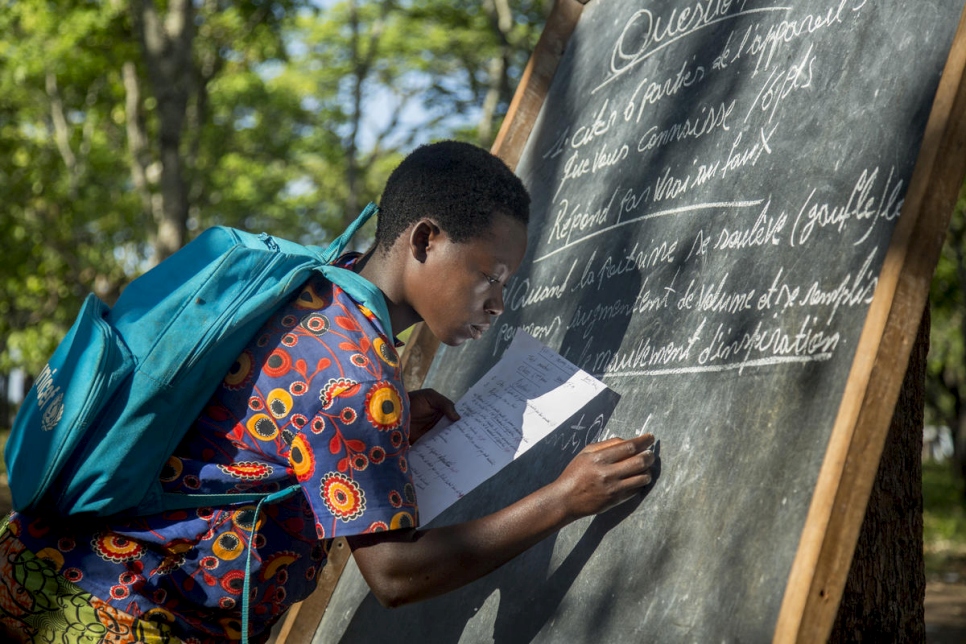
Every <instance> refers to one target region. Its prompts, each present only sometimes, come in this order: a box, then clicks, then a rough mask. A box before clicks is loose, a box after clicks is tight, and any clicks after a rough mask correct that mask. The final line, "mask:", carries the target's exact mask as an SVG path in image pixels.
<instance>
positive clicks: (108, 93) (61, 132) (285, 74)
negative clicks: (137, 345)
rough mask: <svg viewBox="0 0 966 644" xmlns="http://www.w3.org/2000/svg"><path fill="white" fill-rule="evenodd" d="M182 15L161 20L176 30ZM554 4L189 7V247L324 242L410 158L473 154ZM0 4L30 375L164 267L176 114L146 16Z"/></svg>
mask: <svg viewBox="0 0 966 644" xmlns="http://www.w3.org/2000/svg"><path fill="white" fill-rule="evenodd" d="M175 5H176V3H174V2H158V1H156V0H155V1H154V2H149V3H148V5H147V6H150V7H154V8H155V10H156V11H157V12H158V14H159V16H160V17H161V18H162V20H163V19H164V18H165V15H166V12H170V11H173V7H175ZM545 5H546V3H545V2H543V1H537V0H528V1H525V2H518V3H514V7H513V11H514V16H513V20H512V21H511V22H510V23H509V24H506V21H504V23H503V27H502V28H497V27H498V25H497V22H498V21H496V18H495V14H494V13H493V12H494V11H495V7H496V5H495V4H493V3H487V2H483V3H479V2H475V1H474V2H470V1H469V0H456V1H455V2H447V1H443V0H402V1H399V0H347V1H344V2H339V3H337V4H333V5H332V6H329V7H327V8H321V7H322V6H325V5H319V4H318V3H315V2H311V1H310V0H273V1H271V2H266V1H265V0H196V1H194V2H193V3H192V4H191V5H190V11H191V12H192V13H193V19H192V24H193V25H194V32H193V39H192V40H191V41H190V47H191V52H190V53H191V57H190V60H191V61H192V64H191V74H190V76H191V77H190V78H185V79H184V80H185V83H187V86H188V87H189V89H190V92H189V95H188V101H187V105H186V106H185V107H184V114H183V117H184V118H183V127H182V130H181V139H180V148H179V149H180V156H181V158H182V161H183V164H182V167H183V170H181V174H182V176H181V177H180V179H181V180H182V181H183V182H184V185H185V186H186V187H187V189H186V190H185V191H184V194H186V195H187V204H186V209H187V210H186V212H187V224H186V226H187V229H188V237H190V235H191V234H193V233H194V232H197V231H200V230H202V229H204V228H206V227H208V226H211V225H214V224H225V225H231V226H239V227H243V228H248V229H252V230H271V231H272V232H273V233H275V234H278V235H281V236H287V237H291V238H294V239H299V240H301V241H304V242H311V243H324V241H325V240H326V239H328V238H331V236H332V235H333V234H334V233H335V232H337V231H338V230H339V229H341V227H342V225H343V222H344V220H345V219H346V218H351V217H352V216H353V215H355V214H356V213H355V212H349V211H351V210H353V209H358V208H361V207H362V206H363V205H364V204H365V203H366V202H367V201H369V200H375V199H378V196H379V193H380V191H381V187H382V185H383V184H384V182H385V180H386V178H387V177H388V175H389V173H390V172H391V170H392V168H394V167H395V165H396V164H397V163H398V162H399V160H400V159H401V158H402V156H403V155H404V154H406V153H407V152H408V151H409V150H411V149H412V148H413V147H414V146H415V145H416V144H419V143H422V142H427V141H430V140H434V139H440V138H454V137H459V138H464V139H468V140H479V137H480V135H481V131H480V130H478V129H477V128H478V125H479V123H480V118H481V114H485V112H484V111H483V110H482V107H481V106H482V105H483V103H484V100H486V97H487V95H488V92H489V95H490V96H491V97H492V91H493V88H494V87H498V88H499V89H500V96H499V101H498V103H497V107H496V110H495V112H493V114H492V116H491V117H488V118H492V120H493V121H494V122H498V121H499V119H500V118H501V115H502V114H503V113H504V112H505V110H506V106H507V104H508V102H509V99H510V97H511V95H512V87H513V86H514V85H515V84H516V80H517V79H519V76H520V74H521V73H522V70H523V67H524V65H525V63H526V60H527V58H528V56H529V52H530V50H531V49H532V46H533V44H534V43H535V41H536V38H537V35H538V34H539V31H540V29H541V27H542V24H543V20H544V16H545V12H546V10H547V7H546V6H545ZM2 6H3V8H2V9H0V34H3V36H0V194H2V195H3V199H4V204H3V206H4V207H3V209H2V211H0V212H2V213H3V214H2V215H0V238H2V240H3V241H2V242H0V244H2V246H0V251H2V252H0V373H2V372H9V371H10V370H11V369H13V368H23V369H26V371H27V372H28V373H36V372H37V371H38V370H39V368H40V367H41V366H42V364H43V362H44V361H45V360H46V357H47V356H48V355H49V354H50V352H51V351H52V350H53V348H54V346H55V345H56V343H57V341H58V340H59V338H60V337H61V336H62V335H63V333H64V332H65V331H66V328H67V326H68V325H69V324H70V322H71V321H72V320H73V317H74V315H75V314H76V311H77V310H78V308H79V307H80V303H81V301H82V299H83V298H84V297H85V296H86V294H87V293H90V292H94V293H97V294H98V295H99V296H100V297H102V298H103V299H105V300H106V301H108V302H111V301H112V300H113V299H114V298H116V296H117V295H118V293H119V292H120V290H121V289H122V288H123V287H124V285H125V284H126V283H127V282H129V281H130V280H131V279H132V278H133V277H135V276H137V275H138V274H139V273H140V272H142V271H143V270H145V269H146V268H147V267H148V266H150V264H151V262H152V253H153V244H154V240H155V236H156V234H157V230H158V222H159V219H158V216H159V215H158V212H159V211H158V208H157V204H158V203H159V201H158V200H159V199H160V198H161V196H162V194H163V192H164V190H165V188H164V187H163V186H162V185H161V184H160V180H159V177H160V176H161V174H162V172H161V169H162V168H163V167H165V166H164V165H163V164H164V163H165V160H164V159H163V158H162V157H161V154H160V145H159V137H160V133H161V131H162V128H161V123H162V118H161V115H160V114H159V104H161V103H163V102H164V101H162V100H159V97H158V96H155V95H154V94H153V93H152V87H156V86H157V85H156V84H154V85H153V84H152V82H151V81H152V77H151V69H150V65H149V64H148V58H147V55H146V53H145V50H144V49H143V48H142V46H141V44H140V42H139V38H138V29H137V28H136V27H137V25H139V24H143V20H142V18H140V17H138V16H139V15H140V14H136V13H135V12H136V11H137V7H139V6H141V4H140V3H137V2H124V1H123V0H109V1H106V2H90V1H89V0H18V2H6V3H2ZM494 60H501V61H505V62H506V65H504V66H502V67H500V69H502V70H504V71H503V72H501V74H503V73H504V72H505V75H501V76H499V77H498V76H495V75H494V74H495V72H494V71H493V69H495V68H494V67H493V66H492V64H491V63H492V62H493V61H494ZM487 131H488V130H487ZM493 132H495V129H494V130H493ZM487 136H489V137H492V132H491V133H489V134H487ZM138 137H143V141H144V143H143V144H139V143H138ZM480 142H481V143H483V144H487V143H488V141H480ZM138 168H140V170H141V173H140V174H138ZM183 225H184V224H183ZM0 420H2V419H0Z"/></svg>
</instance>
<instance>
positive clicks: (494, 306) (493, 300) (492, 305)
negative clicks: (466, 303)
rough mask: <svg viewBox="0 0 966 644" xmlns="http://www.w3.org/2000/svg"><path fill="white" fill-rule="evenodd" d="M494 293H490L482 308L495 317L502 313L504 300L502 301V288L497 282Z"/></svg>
mask: <svg viewBox="0 0 966 644" xmlns="http://www.w3.org/2000/svg"><path fill="white" fill-rule="evenodd" d="M495 290H496V294H495V295H491V296H490V298H489V299H488V300H487V301H486V303H485V304H484V305H483V308H484V309H485V310H486V312H487V313H489V314H490V315H492V316H494V317H496V316H497V315H500V314H501V313H503V309H504V302H503V288H502V286H500V285H499V284H497V285H496V289H495Z"/></svg>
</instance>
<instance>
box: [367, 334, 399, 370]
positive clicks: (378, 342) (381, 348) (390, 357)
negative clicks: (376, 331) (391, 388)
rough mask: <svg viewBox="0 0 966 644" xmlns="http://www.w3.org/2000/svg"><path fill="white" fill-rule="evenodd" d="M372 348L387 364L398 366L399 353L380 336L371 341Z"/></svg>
mask: <svg viewBox="0 0 966 644" xmlns="http://www.w3.org/2000/svg"><path fill="white" fill-rule="evenodd" d="M372 348H373V349H375V350H376V354H377V355H378V356H379V357H380V358H382V361H383V362H385V363H386V364H387V365H389V366H390V367H397V366H399V354H398V353H396V350H395V349H394V348H393V347H391V346H389V343H388V342H386V341H385V340H383V339H382V338H375V339H374V340H373V341H372Z"/></svg>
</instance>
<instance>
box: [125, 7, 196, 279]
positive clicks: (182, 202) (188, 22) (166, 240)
mask: <svg viewBox="0 0 966 644" xmlns="http://www.w3.org/2000/svg"><path fill="white" fill-rule="evenodd" d="M132 11H133V19H134V24H135V28H136V31H137V34H138V37H139V39H140V41H141V49H142V51H143V53H144V60H145V63H146V64H147V65H146V66H147V70H148V80H149V82H150V84H151V90H152V92H153V94H154V98H155V100H156V101H157V114H158V144H159V147H158V153H159V158H160V161H161V167H160V180H159V183H160V186H161V209H160V213H159V216H157V217H156V221H155V223H156V224H157V237H156V239H155V244H154V246H155V260H156V261H161V260H162V259H164V258H165V257H167V256H168V255H170V254H172V253H173V252H175V251H176V250H178V249H179V248H181V247H182V246H183V245H184V240H185V233H186V231H187V224H188V188H187V182H186V181H185V177H184V159H183V157H182V154H181V138H182V130H183V128H184V123H185V117H186V114H187V110H188V101H189V98H190V96H191V90H192V86H193V84H194V79H195V73H194V67H193V65H194V63H193V61H192V55H191V47H192V42H193V40H194V17H195V12H194V5H193V3H192V0H171V2H169V3H168V10H167V15H165V17H164V19H163V20H162V18H161V16H160V15H158V11H157V7H156V6H155V3H154V0H138V1H137V2H134V3H133V4H132Z"/></svg>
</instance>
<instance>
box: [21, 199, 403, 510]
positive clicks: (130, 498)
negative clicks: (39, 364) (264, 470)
mask: <svg viewBox="0 0 966 644" xmlns="http://www.w3.org/2000/svg"><path fill="white" fill-rule="evenodd" d="M377 210H378V209H377V208H376V205H375V204H372V203H370V204H369V205H368V206H366V208H365V210H363V211H362V213H361V214H360V215H359V217H358V218H357V219H356V220H355V221H354V222H353V223H352V224H351V225H350V226H349V227H348V228H347V229H346V231H345V232H344V233H343V234H342V235H341V236H340V237H338V238H337V239H336V240H335V241H333V243H332V244H331V245H330V246H329V247H328V248H327V249H325V250H322V249H321V248H318V247H311V246H302V245H300V244H296V243H294V242H290V241H286V240H283V239H277V238H275V237H271V236H269V235H267V234H265V233H262V234H260V235H256V234H251V233H245V232H242V231H239V230H234V229H231V228H226V227H215V228H210V229H208V230H206V231H205V232H203V233H202V234H201V235H199V236H198V237H197V238H196V239H194V240H193V241H191V242H190V243H189V244H187V245H186V246H185V247H184V248H182V249H181V250H179V251H178V252H176V253H175V254H174V255H172V256H171V257H169V258H168V259H166V260H165V261H163V262H161V263H160V264H158V265H157V266H156V267H154V268H153V269H151V270H150V271H148V272H147V273H145V274H144V275H142V276H141V277H139V278H138V279H136V280H134V281H133V282H132V283H131V284H130V285H129V286H128V287H127V288H126V289H125V290H124V292H123V293H122V294H121V297H120V298H119V299H118V301H117V304H115V305H114V307H113V308H110V309H109V308H108V307H107V306H106V305H105V304H104V303H103V302H101V301H100V300H99V299H98V298H97V297H95V296H94V295H93V294H91V295H89V296H88V297H87V300H86V301H85V302H84V305H83V307H82V309H81V311H80V314H79V315H78V316H77V320H76V321H75V322H74V324H73V326H72V327H71V329H70V330H69V331H68V333H67V335H66V337H65V338H64V339H63V341H62V342H61V343H60V345H59V346H58V347H57V350H56V351H55V352H54V354H53V356H52V357H51V358H50V362H49V363H48V364H47V366H46V367H44V369H43V371H42V372H41V373H40V375H39V376H38V377H37V379H36V380H35V382H34V385H33V387H32V389H31V390H30V392H29V393H28V394H27V396H26V398H25V399H24V401H23V405H22V406H21V408H20V411H19V413H18V414H17V417H16V419H15V421H14V425H13V430H12V431H11V434H10V438H9V439H8V441H7V444H6V453H5V455H4V460H5V461H6V464H7V472H8V476H9V482H10V488H11V493H12V495H13V505H14V508H15V509H17V510H21V511H30V512H35V513H43V514H48V515H55V516H71V515H87V516H107V515H115V514H121V513H124V514H129V515H143V514H154V513H157V512H161V511H164V510H170V509H177V508H188V507H203V506H211V505H223V504H226V503H238V502H244V501H269V502H270V501H273V500H277V499H278V498H284V496H287V495H288V494H291V493H294V491H295V490H296V489H297V486H293V488H287V489H286V490H282V491H281V492H279V493H275V495H271V497H270V498H266V496H267V495H264V494H254V493H253V494H224V495H219V494H190V495H185V494H170V493H164V492H162V489H161V484H160V481H159V475H160V473H161V469H162V467H163V466H164V465H165V463H166V462H167V460H168V457H170V456H171V454H172V453H173V452H174V449H175V447H176V446H177V445H178V443H179V442H180V441H181V439H182V438H183V437H184V434H185V432H186V431H187V430H188V428H189V427H190V426H191V424H192V423H193V422H194V420H195V418H196V417H197V416H198V414H199V413H200V412H201V410H202V409H203V408H204V406H205V404H206V403H207V402H208V399H209V398H210V397H211V395H212V394H213V393H214V391H215V389H216V387H217V386H218V383H220V382H221V380H222V379H223V378H224V375H225V374H226V373H227V372H228V370H229V369H230V368H231V366H232V364H233V363H234V361H235V359H236V358H237V357H238V356H239V354H241V352H242V350H243V349H244V348H245V346H246V344H247V343H248V341H249V340H250V339H251V338H252V337H253V336H254V335H255V333H256V332H257V331H258V329H259V328H260V327H261V326H262V324H263V323H264V322H265V321H266V320H267V319H268V318H269V317H270V316H271V314H272V313H273V312H274V311H275V310H276V309H277V308H278V307H279V306H280V305H282V304H283V303H284V302H285V301H286V300H287V299H288V298H289V297H291V296H292V295H293V294H294V292H295V290H296V289H298V288H299V287H300V286H301V285H302V284H303V283H304V282H305V281H306V280H307V279H308V278H309V276H310V275H311V274H312V273H313V272H320V273H322V274H323V275H325V277H326V278H327V279H329V280H330V281H332V282H333V283H335V284H337V285H338V286H340V287H341V288H342V289H343V290H345V291H346V292H347V293H348V294H349V295H350V296H351V297H352V298H353V299H355V300H356V301H357V302H359V303H361V304H363V305H364V306H366V307H368V308H369V310H371V311H372V312H373V313H375V314H376V315H377V316H378V318H379V320H380V322H381V324H382V328H383V331H384V332H385V333H386V335H388V336H390V337H392V329H391V327H390V324H389V314H388V311H387V309H386V303H385V298H384V296H383V295H382V293H381V292H380V291H379V290H378V289H377V288H376V287H375V286H374V285H373V284H371V283H370V282H368V281H367V280H365V279H363V278H362V277H360V276H359V275H356V274H355V273H353V272H351V271H349V270H345V269H342V268H338V267H336V266H333V265H332V262H334V261H335V260H336V259H337V258H338V256H339V255H340V254H341V253H342V252H343V250H344V249H345V246H346V243H347V242H348V240H349V239H350V238H351V237H352V235H353V234H354V233H355V232H356V231H357V230H358V229H359V227H360V226H362V225H363V224H364V223H365V222H366V221H367V220H368V219H369V218H370V217H371V216H372V215H373V214H374V213H375V212H377Z"/></svg>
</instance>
